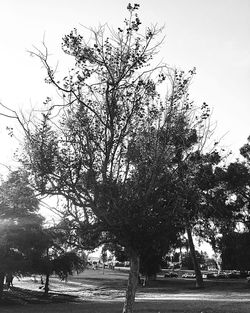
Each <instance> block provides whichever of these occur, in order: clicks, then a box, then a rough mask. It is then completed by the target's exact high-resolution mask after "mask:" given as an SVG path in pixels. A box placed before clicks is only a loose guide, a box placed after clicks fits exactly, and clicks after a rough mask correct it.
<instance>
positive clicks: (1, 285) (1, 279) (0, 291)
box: [0, 272, 5, 300]
mask: <svg viewBox="0 0 250 313" xmlns="http://www.w3.org/2000/svg"><path fill="white" fill-rule="evenodd" d="M4 277H5V274H4V273H3V272H1V273H0V300H1V299H2V298H3V288H4Z"/></svg>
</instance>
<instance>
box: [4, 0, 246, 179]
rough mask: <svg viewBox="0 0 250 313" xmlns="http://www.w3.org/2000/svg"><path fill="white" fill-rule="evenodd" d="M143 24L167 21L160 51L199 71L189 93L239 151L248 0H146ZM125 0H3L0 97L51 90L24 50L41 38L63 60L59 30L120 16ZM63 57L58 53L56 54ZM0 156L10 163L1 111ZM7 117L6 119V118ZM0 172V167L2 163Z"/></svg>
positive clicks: (18, 98)
mask: <svg viewBox="0 0 250 313" xmlns="http://www.w3.org/2000/svg"><path fill="white" fill-rule="evenodd" d="M137 3H139V4H141V8H140V11H139V14H140V18H141V21H142V23H143V24H142V27H146V26H147V25H150V24H155V23H158V24H159V25H165V29H164V34H165V35H166V39H165V42H164V44H163V46H162V48H161V51H160V56H161V58H163V59H164V60H165V62H166V63H168V64H169V65H171V66H177V67H178V68H181V69H184V70H189V69H191V68H193V67H194V66H195V67H196V68H197V75H196V77H195V81H194V83H193V85H192V89H191V98H193V99H194V100H195V101H196V103H197V104H201V103H202V102H204V101H205V102H207V103H208V104H209V105H210V106H211V107H212V109H213V120H214V121H217V125H218V126H217V129H216V133H217V137H220V136H222V135H224V134H227V135H226V136H225V137H224V139H223V141H222V143H223V145H224V146H226V147H227V148H228V149H231V150H233V152H234V153H235V155H237V151H238V149H239V148H240V147H241V146H242V145H243V144H244V143H245V142H246V139H247V137H248V136H249V135H250V126H249V125H250V123H249V115H250V114H249V113H250V103H249V102H250V101H249V100H250V92H249V86H250V0H209V1H208V0H153V1H152V0H144V1H137ZM127 4H128V1H124V0H105V1H104V0H91V1H90V0H70V1H69V0H43V1H42V0H1V1H0V12H1V19H0V38H1V50H0V86H1V87H0V101H1V102H2V103H4V104H5V105H7V106H9V107H11V108H12V109H18V108H21V109H26V110H29V108H30V107H31V106H33V107H34V106H38V107H39V106H41V104H42V102H43V101H44V99H45V97H46V96H47V95H50V93H51V90H50V87H49V86H48V85H46V84H45V83H44V80H43V79H44V75H45V73H44V71H43V70H42V68H41V65H40V63H39V61H38V60H36V59H35V58H31V57H30V55H29V53H28V52H27V50H32V49H33V48H32V47H33V46H37V47H40V46H41V42H42V40H43V37H44V35H45V42H46V44H47V46H48V48H49V51H50V53H51V54H53V58H54V59H53V60H54V61H55V60H58V61H59V62H60V60H63V58H62V52H61V49H60V45H61V38H62V37H63V35H65V34H68V33H69V32H70V30H72V28H74V27H76V28H78V29H79V30H80V29H83V27H82V26H81V25H85V26H90V27H91V26H98V24H104V23H107V22H108V23H109V25H110V26H113V27H114V28H117V27H119V26H121V25H122V23H123V20H124V18H125V17H126V6H127ZM61 62H62V61H61ZM0 121H1V123H0V140H1V154H0V162H2V163H5V164H8V162H9V160H10V159H11V155H12V153H13V151H14V149H15V147H16V145H15V141H14V139H12V140H11V139H10V138H9V137H7V135H6V130H5V128H6V121H5V120H3V119H2V118H1V117H0ZM8 123H9V122H8ZM0 173H1V167H0Z"/></svg>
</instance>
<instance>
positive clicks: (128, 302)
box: [122, 254, 139, 313]
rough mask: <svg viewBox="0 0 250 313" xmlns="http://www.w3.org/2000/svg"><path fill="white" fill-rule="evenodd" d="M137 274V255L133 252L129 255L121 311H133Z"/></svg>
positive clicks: (129, 312) (123, 312)
mask: <svg viewBox="0 0 250 313" xmlns="http://www.w3.org/2000/svg"><path fill="white" fill-rule="evenodd" d="M138 275H139V256H138V255H137V254H133V255H131V257H130V271H129V278H128V286H127V291H126V299H125V303H124V306H123V310H122V313H133V308H134V302H135V293H136V287H137V284H138Z"/></svg>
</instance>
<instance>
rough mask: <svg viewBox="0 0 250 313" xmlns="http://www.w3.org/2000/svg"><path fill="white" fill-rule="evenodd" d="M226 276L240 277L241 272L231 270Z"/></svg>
mask: <svg viewBox="0 0 250 313" xmlns="http://www.w3.org/2000/svg"><path fill="white" fill-rule="evenodd" d="M227 276H228V278H241V277H242V276H241V273H240V272H237V271H232V272H231V273H229V274H228V275H227Z"/></svg>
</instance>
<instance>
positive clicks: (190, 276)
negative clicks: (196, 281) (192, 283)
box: [181, 273, 195, 278]
mask: <svg viewBox="0 0 250 313" xmlns="http://www.w3.org/2000/svg"><path fill="white" fill-rule="evenodd" d="M181 277H182V278H195V274H194V273H185V274H183V275H182V276H181Z"/></svg>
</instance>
